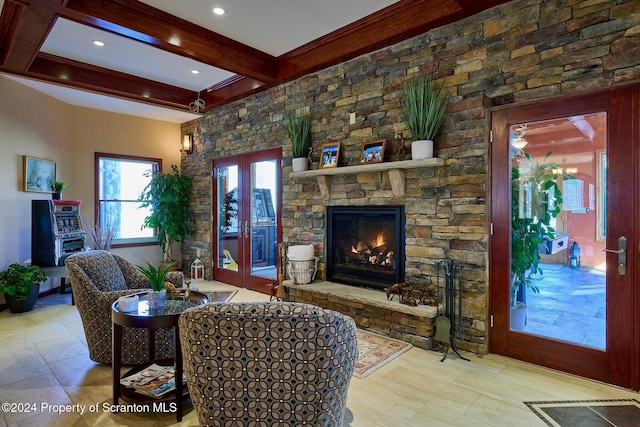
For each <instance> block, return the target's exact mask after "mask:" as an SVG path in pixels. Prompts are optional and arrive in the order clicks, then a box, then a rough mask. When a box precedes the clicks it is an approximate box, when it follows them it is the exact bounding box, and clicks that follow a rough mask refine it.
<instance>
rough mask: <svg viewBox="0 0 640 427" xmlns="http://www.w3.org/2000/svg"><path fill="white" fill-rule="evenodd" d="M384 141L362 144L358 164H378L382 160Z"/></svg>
mask: <svg viewBox="0 0 640 427" xmlns="http://www.w3.org/2000/svg"><path fill="white" fill-rule="evenodd" d="M386 141H387V140H386V139H380V140H378V141H371V142H363V143H362V152H361V153H360V164H361V165H365V164H369V163H380V162H382V161H383V160H384V146H385V143H386Z"/></svg>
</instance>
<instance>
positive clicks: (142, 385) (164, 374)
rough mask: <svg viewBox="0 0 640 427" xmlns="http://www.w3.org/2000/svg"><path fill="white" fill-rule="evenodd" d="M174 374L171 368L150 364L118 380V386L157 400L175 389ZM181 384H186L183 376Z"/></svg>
mask: <svg viewBox="0 0 640 427" xmlns="http://www.w3.org/2000/svg"><path fill="white" fill-rule="evenodd" d="M175 376H176V372H175V369H174V367H173V366H160V365H157V364H155V363H154V364H152V365H149V366H147V367H146V368H144V369H142V370H140V371H138V372H136V373H133V374H131V375H127V376H126V377H123V378H122V379H121V380H120V384H122V385H123V386H125V387H129V388H133V389H134V390H135V391H136V392H137V393H140V394H143V395H145V396H150V397H153V398H156V399H159V398H161V397H163V396H165V395H166V394H168V393H171V392H172V391H173V390H175V388H176V382H175ZM182 383H183V384H184V383H186V376H185V375H184V374H183V376H182Z"/></svg>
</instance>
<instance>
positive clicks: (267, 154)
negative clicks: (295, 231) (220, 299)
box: [211, 147, 282, 293]
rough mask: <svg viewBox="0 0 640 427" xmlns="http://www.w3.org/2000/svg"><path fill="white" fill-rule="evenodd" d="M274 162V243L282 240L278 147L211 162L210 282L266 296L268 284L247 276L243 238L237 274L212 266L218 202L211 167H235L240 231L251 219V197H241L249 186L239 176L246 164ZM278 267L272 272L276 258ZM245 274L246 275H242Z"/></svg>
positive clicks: (247, 248)
mask: <svg viewBox="0 0 640 427" xmlns="http://www.w3.org/2000/svg"><path fill="white" fill-rule="evenodd" d="M268 158H271V159H275V160H276V161H277V162H278V167H276V187H277V188H278V189H279V190H280V191H276V194H274V195H273V197H274V198H276V200H277V209H276V217H277V218H278V220H277V227H276V240H277V241H278V242H281V241H282V221H281V219H282V191H281V190H282V167H281V166H282V147H276V148H269V149H265V150H259V151H252V152H249V153H243V154H236V155H231V156H225V157H222V158H219V159H215V160H212V161H211V171H212V177H213V179H212V183H211V184H212V187H211V194H212V203H211V206H212V213H211V222H212V227H211V242H212V248H211V253H212V254H213V257H212V260H213V266H212V268H213V271H214V280H219V281H221V282H225V283H230V284H233V285H235V286H241V287H246V288H249V289H252V290H255V291H258V292H263V293H268V292H269V289H268V287H267V284H269V283H271V281H269V280H267V279H263V278H258V277H256V276H253V275H251V274H250V266H249V265H248V261H247V260H250V259H251V256H250V250H251V245H250V244H247V242H246V239H244V238H239V239H238V257H239V259H238V260H236V261H237V262H238V266H239V267H238V271H237V272H235V271H225V270H224V269H220V268H218V267H217V265H216V260H217V259H218V257H219V256H220V255H219V253H218V241H217V233H218V223H217V215H216V212H217V208H218V205H217V203H218V200H217V191H216V190H217V185H218V182H217V179H216V178H215V177H216V174H215V167H221V166H220V164H217V163H222V167H224V166H225V165H231V164H235V165H238V223H239V226H240V228H242V222H243V221H245V220H247V219H248V220H250V219H251V218H247V215H249V216H250V212H251V209H250V204H251V200H250V199H251V198H250V197H244V196H245V194H244V193H245V190H247V189H248V188H249V186H250V183H249V182H248V181H247V182H244V180H243V177H244V176H245V175H246V176H248V175H247V174H248V173H250V171H249V165H250V164H251V163H252V162H255V161H260V160H261V159H268ZM277 263H278V265H277V266H276V270H278V269H279V263H280V260H279V259H277ZM244 269H247V270H244ZM245 273H246V274H245Z"/></svg>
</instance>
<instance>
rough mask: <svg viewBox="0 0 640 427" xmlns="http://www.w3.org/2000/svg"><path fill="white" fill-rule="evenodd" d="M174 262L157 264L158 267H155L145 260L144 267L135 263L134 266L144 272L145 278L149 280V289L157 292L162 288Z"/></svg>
mask: <svg viewBox="0 0 640 427" xmlns="http://www.w3.org/2000/svg"><path fill="white" fill-rule="evenodd" d="M176 264H177V263H176V262H172V263H169V264H162V265H160V266H158V268H156V267H155V266H154V265H153V264H151V263H150V262H147V266H146V267H143V266H140V265H136V268H137V269H138V270H140V272H141V273H142V274H144V275H145V277H146V278H147V279H149V282H151V289H153V290H154V291H156V292H159V291H161V290H162V289H163V288H164V284H165V282H166V280H167V273H168V272H169V271H170V270H171V268H173V266H174V265H176Z"/></svg>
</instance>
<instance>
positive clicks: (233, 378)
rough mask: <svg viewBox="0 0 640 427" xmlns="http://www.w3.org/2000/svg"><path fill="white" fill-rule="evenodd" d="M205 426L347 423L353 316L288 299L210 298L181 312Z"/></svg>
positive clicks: (187, 364)
mask: <svg viewBox="0 0 640 427" xmlns="http://www.w3.org/2000/svg"><path fill="white" fill-rule="evenodd" d="M179 328H180V342H181V344H182V354H183V360H184V371H185V374H186V376H187V384H188V386H189V393H190V394H191V399H192V402H193V406H194V408H195V409H196V411H197V412H198V419H199V422H200V425H201V426H234V427H236V426H256V427H262V426H264V427H270V426H275V425H277V426H296V427H297V426H303V425H308V426H318V427H319V426H322V427H336V426H339V427H341V426H342V418H343V416H344V413H345V405H346V400H347V389H348V387H349V382H350V380H351V375H352V373H353V370H354V368H355V365H356V362H357V359H358V342H357V337H356V326H355V323H354V322H353V320H352V319H351V318H350V317H348V316H345V315H343V314H340V313H338V312H335V311H331V310H324V309H322V308H320V307H315V306H313V305H307V304H299V303H287V302H278V303H276V302H274V303H267V302H259V303H222V304H215V303H214V304H206V305H202V306H199V307H194V308H191V309H188V310H186V311H185V312H184V313H182V315H181V316H180V319H179Z"/></svg>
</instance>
